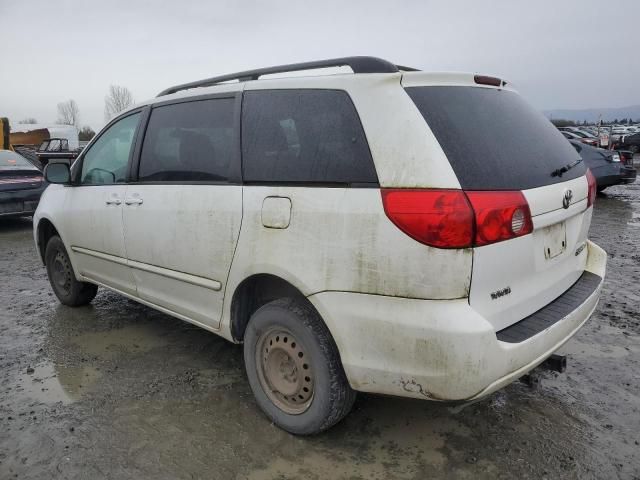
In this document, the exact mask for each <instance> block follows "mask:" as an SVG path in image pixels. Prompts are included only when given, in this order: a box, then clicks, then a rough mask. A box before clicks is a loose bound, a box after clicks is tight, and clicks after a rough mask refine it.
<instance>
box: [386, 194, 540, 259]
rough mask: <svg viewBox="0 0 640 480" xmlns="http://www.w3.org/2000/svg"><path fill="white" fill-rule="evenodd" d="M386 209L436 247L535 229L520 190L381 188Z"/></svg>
mask: <svg viewBox="0 0 640 480" xmlns="http://www.w3.org/2000/svg"><path fill="white" fill-rule="evenodd" d="M382 202H383V204H384V210H385V212H386V214H387V216H388V217H389V219H391V221H392V222H393V223H394V224H395V225H396V226H397V227H398V228H399V229H400V230H402V231H403V232H404V233H406V234H407V235H409V236H410V237H411V238H413V239H415V240H417V241H419V242H421V243H424V244H426V245H430V246H432V247H438V248H467V247H472V246H482V245H488V244H491V243H495V242H501V241H503V240H508V239H510V238H515V237H520V236H523V235H527V234H528V233H531V231H532V230H533V222H532V220H531V211H530V210H529V204H528V203H527V200H526V199H525V198H524V195H523V194H522V192H519V191H510V192H489V191H486V192H485V191H472V192H465V191H463V190H429V189H424V190H422V189H406V190H405V189H397V190H396V189H383V190H382Z"/></svg>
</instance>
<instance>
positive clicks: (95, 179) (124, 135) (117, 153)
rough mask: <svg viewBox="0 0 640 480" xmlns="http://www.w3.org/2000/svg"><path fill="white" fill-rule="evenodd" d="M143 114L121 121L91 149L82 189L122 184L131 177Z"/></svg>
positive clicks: (82, 179) (84, 162)
mask: <svg viewBox="0 0 640 480" xmlns="http://www.w3.org/2000/svg"><path fill="white" fill-rule="evenodd" d="M139 119H140V114H139V113H135V114H133V115H129V116H128V117H125V118H123V119H122V120H119V121H117V122H116V123H114V124H113V125H111V126H110V127H109V129H108V130H107V131H106V132H104V133H103V134H102V135H100V138H98V139H97V140H96V142H95V143H94V144H93V145H91V148H90V149H89V150H88V151H87V153H85V154H84V157H83V160H82V172H81V174H80V183H81V184H82V185H107V184H111V183H121V182H124V181H125V180H126V177H127V164H128V162H129V152H130V151H131V145H132V143H133V136H134V135H135V132H136V127H137V126H138V120H139Z"/></svg>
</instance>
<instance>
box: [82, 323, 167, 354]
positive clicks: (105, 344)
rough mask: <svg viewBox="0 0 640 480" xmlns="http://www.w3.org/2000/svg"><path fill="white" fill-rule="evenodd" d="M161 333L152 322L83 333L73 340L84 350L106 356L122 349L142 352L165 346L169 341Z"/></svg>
mask: <svg viewBox="0 0 640 480" xmlns="http://www.w3.org/2000/svg"><path fill="white" fill-rule="evenodd" d="M159 334H160V331H159V329H158V328H157V327H154V326H153V325H152V324H146V325H131V326H128V327H124V328H119V329H117V330H108V331H104V332H91V333H83V334H80V335H78V336H77V337H74V338H73V339H72V340H71V342H72V343H73V344H74V345H76V346H78V347H80V348H81V349H82V350H83V351H84V352H87V353H89V354H91V355H96V356H100V357H104V356H110V355H114V354H116V353H117V352H119V351H122V350H126V351H129V352H140V353H142V352H147V351H149V350H152V349H154V348H158V347H164V346H165V345H167V344H168V343H169V342H168V340H167V339H166V338H164V337H162V336H160V335H159Z"/></svg>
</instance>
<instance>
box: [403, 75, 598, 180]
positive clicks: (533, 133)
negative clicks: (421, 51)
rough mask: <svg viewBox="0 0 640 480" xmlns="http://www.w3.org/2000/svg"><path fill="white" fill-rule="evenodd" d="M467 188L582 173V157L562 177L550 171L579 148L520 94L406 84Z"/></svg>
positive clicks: (572, 158)
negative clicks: (553, 174) (572, 145)
mask: <svg viewBox="0 0 640 480" xmlns="http://www.w3.org/2000/svg"><path fill="white" fill-rule="evenodd" d="M406 90H407V93H408V94H409V96H410V97H411V99H412V100H413V101H414V102H415V104H416V106H417V107H418V109H419V110H420V113H422V116H423V117H424V119H425V120H426V121H427V123H428V125H429V127H430V128H431V130H432V131H433V133H434V135H435V136H436V138H437V139H438V142H439V143H440V145H441V146H442V149H443V150H444V153H445V154H446V155H447V158H448V159H449V162H450V163H451V166H452V167H453V170H454V172H455V173H456V175H457V177H458V180H459V181H460V185H461V186H462V188H463V189H466V190H526V189H529V188H535V187H541V186H544V185H550V184H553V183H559V182H564V181H567V180H571V179H573V178H577V177H579V176H581V175H584V174H585V170H586V168H585V166H584V163H580V164H578V165H577V166H575V167H573V168H572V169H571V170H569V171H568V172H566V173H564V174H563V175H562V177H558V176H552V175H551V173H552V172H553V171H554V170H556V169H558V168H561V167H563V166H565V165H567V164H570V163H572V162H574V161H575V160H577V159H578V158H580V157H579V155H578V153H577V152H576V151H575V150H574V149H573V148H572V147H571V144H570V143H569V142H568V141H567V140H566V139H565V138H564V137H563V136H562V134H561V133H560V132H559V131H558V130H557V129H556V128H555V127H554V126H553V125H552V124H551V122H549V120H547V119H546V118H545V117H544V116H543V115H542V114H541V113H539V112H538V111H536V110H535V109H533V108H532V107H530V106H529V105H528V104H527V103H526V102H525V101H524V100H523V99H522V97H520V95H518V94H516V93H514V92H511V91H508V90H499V89H495V88H482V87H450V86H433V87H410V88H407V89H406Z"/></svg>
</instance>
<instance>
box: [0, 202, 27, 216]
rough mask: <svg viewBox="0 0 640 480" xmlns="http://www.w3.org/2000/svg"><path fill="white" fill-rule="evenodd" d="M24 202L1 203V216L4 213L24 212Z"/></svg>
mask: <svg viewBox="0 0 640 480" xmlns="http://www.w3.org/2000/svg"><path fill="white" fill-rule="evenodd" d="M22 211H23V210H22V202H6V203H0V214H2V213H20V212H22Z"/></svg>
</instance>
